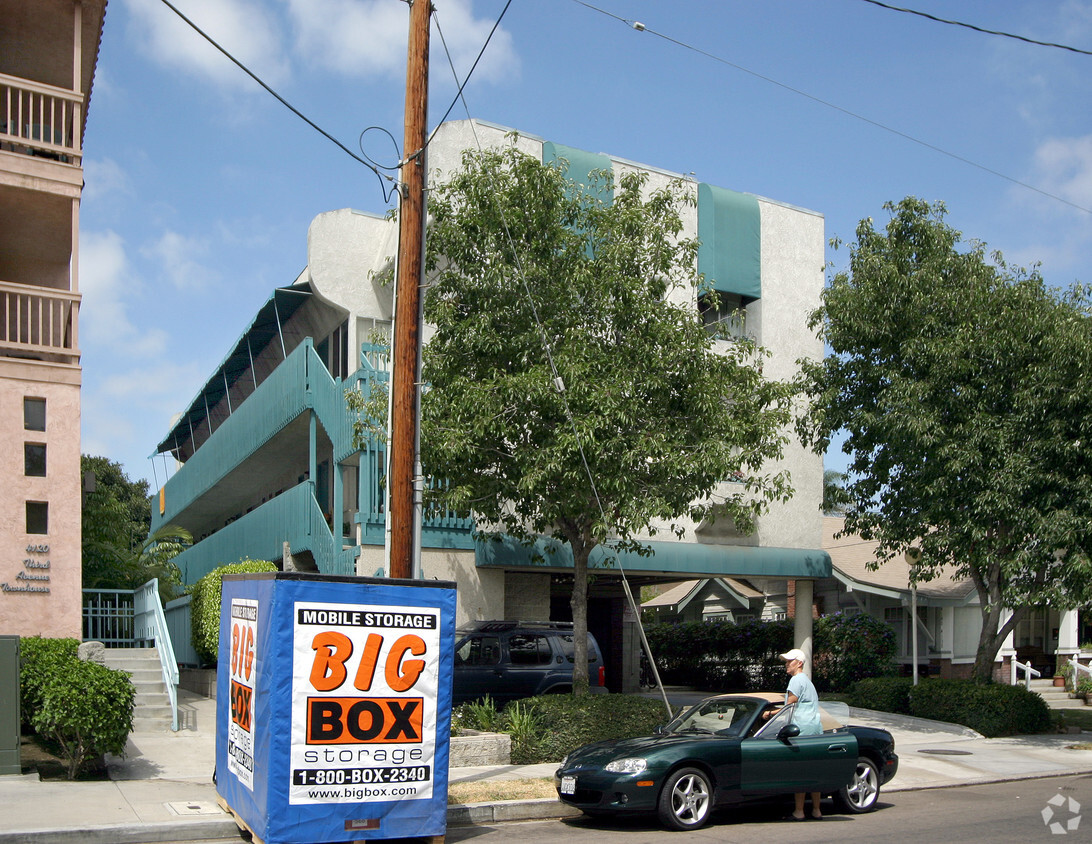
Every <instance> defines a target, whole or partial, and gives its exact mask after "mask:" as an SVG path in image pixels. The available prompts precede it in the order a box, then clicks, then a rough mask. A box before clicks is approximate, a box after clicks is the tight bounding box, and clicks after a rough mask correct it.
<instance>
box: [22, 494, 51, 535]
mask: <svg viewBox="0 0 1092 844" xmlns="http://www.w3.org/2000/svg"><path fill="white" fill-rule="evenodd" d="M27 533H40V534H47V533H49V503H48V502H46V501H28V502H27Z"/></svg>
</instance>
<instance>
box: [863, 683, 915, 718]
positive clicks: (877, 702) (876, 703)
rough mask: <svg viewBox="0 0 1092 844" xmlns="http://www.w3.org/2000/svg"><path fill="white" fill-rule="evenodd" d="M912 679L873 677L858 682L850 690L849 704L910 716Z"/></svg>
mask: <svg viewBox="0 0 1092 844" xmlns="http://www.w3.org/2000/svg"><path fill="white" fill-rule="evenodd" d="M913 687H914V681H913V679H912V678H910V677H872V678H868V679H865V680H858V681H857V682H856V683H854V684H853V685H852V686H851V687H850V688H849V695H848V703H849V705H850V706H856V707H859V708H861V709H875V710H877V711H879V712H895V713H898V714H899V715H909V714H910V690H911V689H912V688H913Z"/></svg>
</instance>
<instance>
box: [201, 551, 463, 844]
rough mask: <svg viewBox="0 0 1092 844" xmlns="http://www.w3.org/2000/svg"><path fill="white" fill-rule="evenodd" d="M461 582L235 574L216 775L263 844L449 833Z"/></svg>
mask: <svg viewBox="0 0 1092 844" xmlns="http://www.w3.org/2000/svg"><path fill="white" fill-rule="evenodd" d="M454 641H455V585H454V584H453V583H445V582H438V581H410V580H380V579H373V578H359V577H334V576H326V575H312V574H300V573H289V572H268V573H261V574H241V575H226V576H225V577H224V579H223V587H222V592H221V605H220V651H219V668H218V672H217V698H216V699H217V730H216V770H217V791H218V793H219V794H220V797H221V798H222V800H223V801H224V802H225V803H226V804H227V805H228V807H230V809H231V810H232V811H233V812H235V813H236V814H237V815H238V816H239V818H240V819H241V820H243V821H244V822H245V823H246V825H247V826H248V827H249V828H250V829H251V830H252V831H253V832H254V833H255V835H256V836H258V837H259V838H261V839H262V841H264V842H266V844H280V843H281V842H284V844H310V842H315V841H329V842H334V841H360V840H366V839H381V838H408V837H420V836H437V835H442V834H444V831H445V825H446V817H447V763H448V748H449V736H450V726H451V670H452V659H453V649H454Z"/></svg>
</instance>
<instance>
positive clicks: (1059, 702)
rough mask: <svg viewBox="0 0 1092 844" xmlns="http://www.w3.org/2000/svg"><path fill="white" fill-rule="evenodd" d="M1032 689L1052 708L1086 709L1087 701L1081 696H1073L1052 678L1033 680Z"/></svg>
mask: <svg viewBox="0 0 1092 844" xmlns="http://www.w3.org/2000/svg"><path fill="white" fill-rule="evenodd" d="M1031 690H1032V691H1033V692H1036V693H1037V694H1038V695H1039V697H1041V698H1042V699H1043V700H1045V701H1046V705H1047V706H1049V707H1050V708H1051V709H1084V707H1085V702H1084V701H1083V700H1080V699H1079V698H1071V697H1070V696H1069V694H1068V693H1067V692H1066V690H1065V689H1064V688H1059V687H1058V686H1055V685H1054V681H1053V680H1051V679H1041V680H1032V681H1031Z"/></svg>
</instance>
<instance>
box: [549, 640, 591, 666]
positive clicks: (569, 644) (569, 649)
mask: <svg viewBox="0 0 1092 844" xmlns="http://www.w3.org/2000/svg"><path fill="white" fill-rule="evenodd" d="M558 639H560V640H561V650H562V652H563V653H564V654H565V657H566V659H568V660H569V662H575V661H576V660H575V659H573V654H574V653H576V643H575V642H574V641H573V637H572V636H571V635H570V634H568V633H566V634H565V635H564V636H558ZM588 662H595V647H594V646H593V645H592V640H591V635H590V634H589V635H588Z"/></svg>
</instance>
